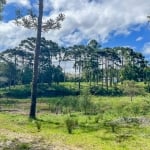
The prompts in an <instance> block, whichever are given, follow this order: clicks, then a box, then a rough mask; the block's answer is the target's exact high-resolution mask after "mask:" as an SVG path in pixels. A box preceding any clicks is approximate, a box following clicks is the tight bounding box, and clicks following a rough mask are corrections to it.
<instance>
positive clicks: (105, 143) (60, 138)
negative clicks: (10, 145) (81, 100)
mask: <svg viewBox="0 0 150 150" xmlns="http://www.w3.org/2000/svg"><path fill="white" fill-rule="evenodd" d="M67 98H68V99H70V100H72V97H64V98H63V99H62V97H57V98H53V97H51V98H46V97H45V98H42V97H41V98H39V99H38V107H37V110H38V113H37V116H38V120H36V121H34V120H29V118H28V112H29V103H30V101H29V99H21V100H19V99H8V100H7V103H6V102H5V99H4V98H3V99H1V100H0V101H1V105H2V108H1V109H5V108H9V109H11V108H12V107H13V108H14V109H17V110H18V111H16V112H11V111H10V112H9V111H8V112H4V111H2V112H0V133H1V134H0V142H1V141H7V140H10V139H11V140H14V139H15V138H17V139H22V140H23V144H22V145H20V146H22V147H27V148H28V145H30V144H31V143H32V142H31V141H32V140H38V141H39V142H38V144H40V145H43V144H44V143H45V142H46V143H47V144H52V145H59V146H60V147H62V146H64V145H66V146H68V147H70V148H72V149H83V150H100V149H102V150H149V149H150V127H149V126H148V125H144V126H143V125H139V124H131V125H130V124H129V125H123V126H117V127H116V129H115V132H112V129H111V126H106V125H105V123H106V122H109V121H112V120H116V119H119V118H122V117H148V118H149V117H150V109H149V108H150V99H149V96H147V97H142V96H138V97H135V98H134V99H133V101H132V102H131V101H130V98H129V97H96V96H92V97H91V100H92V102H93V103H94V104H96V106H97V108H98V110H99V111H98V114H97V115H84V112H83V111H81V112H80V111H78V112H77V111H72V112H71V114H70V113H66V114H63V112H60V113H58V114H56V113H53V112H51V111H50V110H49V105H51V106H52V105H55V104H56V101H60V100H61V101H63V100H65V99H67ZM8 104H9V107H8ZM63 109H64V106H63ZM68 118H71V119H74V120H77V121H78V125H77V126H76V127H75V128H74V129H73V131H72V134H68V131H67V128H66V124H65V121H66V119H68ZM24 140H25V141H24ZM24 143H26V144H24Z"/></svg>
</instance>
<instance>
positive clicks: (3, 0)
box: [0, 0, 6, 20]
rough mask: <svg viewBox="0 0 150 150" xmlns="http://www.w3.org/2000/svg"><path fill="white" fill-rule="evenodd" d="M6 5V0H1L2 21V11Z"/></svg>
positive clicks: (0, 17)
mask: <svg viewBox="0 0 150 150" xmlns="http://www.w3.org/2000/svg"><path fill="white" fill-rule="evenodd" d="M5 4H6V0H0V20H1V19H2V14H1V12H2V10H3V6H4V5H5Z"/></svg>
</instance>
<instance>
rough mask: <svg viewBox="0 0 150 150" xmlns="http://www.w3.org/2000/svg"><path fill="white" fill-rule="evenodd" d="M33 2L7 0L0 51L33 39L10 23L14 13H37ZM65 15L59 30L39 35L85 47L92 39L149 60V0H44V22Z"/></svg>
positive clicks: (27, 31) (29, 0)
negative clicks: (131, 49) (28, 38)
mask: <svg viewBox="0 0 150 150" xmlns="http://www.w3.org/2000/svg"><path fill="white" fill-rule="evenodd" d="M37 4H38V1H37V0H7V4H6V6H5V7H4V11H3V20H2V21H1V22H0V51H3V50H6V49H8V48H14V47H16V46H17V45H18V44H19V43H20V41H21V40H23V39H26V38H27V37H32V36H36V31H35V30H29V29H25V28H24V27H18V26H16V25H15V24H14V18H15V10H16V9H21V10H23V11H24V12H25V10H26V9H31V8H32V9H34V10H35V11H36V10H37V7H38V6H37ZM59 13H64V14H65V20H64V22H63V23H62V28H61V29H60V30H51V31H49V32H47V33H42V36H44V37H45V38H46V39H47V40H53V41H54V42H57V43H58V44H59V45H62V46H70V45H75V44H87V43H88V41H90V40H92V39H95V40H97V41H98V42H99V44H100V45H101V46H102V47H115V46H126V47H131V48H133V49H134V50H135V51H137V52H141V53H142V54H143V55H144V56H145V57H146V59H148V60H150V23H148V19H147V16H148V15H150V0H44V19H47V18H49V17H51V18H55V16H57V15H58V14H59Z"/></svg>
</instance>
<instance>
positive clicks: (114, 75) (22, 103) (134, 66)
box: [0, 0, 150, 150]
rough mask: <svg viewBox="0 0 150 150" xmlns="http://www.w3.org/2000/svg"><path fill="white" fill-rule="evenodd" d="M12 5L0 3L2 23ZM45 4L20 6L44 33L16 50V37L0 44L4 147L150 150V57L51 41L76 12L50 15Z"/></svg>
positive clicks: (0, 139)
mask: <svg viewBox="0 0 150 150" xmlns="http://www.w3.org/2000/svg"><path fill="white" fill-rule="evenodd" d="M29 2H30V1H29ZM47 2H48V1H47ZM85 2H86V1H85ZM9 3H11V2H10V1H5V0H0V20H3V15H4V16H5V14H2V12H3V11H5V6H7V5H8V4H9ZM20 3H21V1H20ZM44 3H46V1H43V0H38V8H37V7H36V8H35V7H33V5H32V7H33V8H34V9H33V10H28V11H27V12H24V11H23V10H16V18H15V19H14V20H13V25H16V26H17V27H18V28H20V30H23V29H22V27H24V28H27V29H28V30H29V31H31V30H32V29H33V30H34V31H36V36H28V37H26V38H25V39H23V40H22V39H21V40H20V43H19V44H16V45H15V46H14V47H13V46H11V45H12V43H13V42H14V43H15V40H12V39H11V43H9V42H10V41H9V40H8V42H7V44H8V45H9V46H8V47H9V48H6V49H2V46H1V45H3V42H4V41H3V42H2V41H0V49H2V50H0V150H149V149H150V62H149V59H148V57H146V56H145V53H142V50H138V51H137V50H136V49H134V48H131V47H130V46H120V44H118V45H119V46H118V45H117V44H116V46H114V47H113V46H107V47H106V46H103V43H102V42H100V41H99V40H97V39H94V38H90V39H89V40H88V41H86V40H85V41H84V42H79V44H72V45H71V44H69V45H67V44H64V45H62V44H60V43H59V42H56V41H55V40H49V38H48V36H46V37H45V36H43V35H44V34H45V32H46V33H47V32H48V31H49V30H54V32H56V31H55V30H58V29H59V30H61V28H65V27H64V26H63V22H64V21H65V19H67V17H68V16H67V15H66V14H64V13H60V14H58V15H57V17H56V18H55V19H52V18H49V19H48V18H46V19H47V20H46V19H45V18H44V13H45V11H47V9H46V10H44V5H43V4H44ZM53 3H54V2H51V5H52V4H53ZM71 3H72V2H71ZM87 3H88V5H90V6H92V5H94V4H95V3H96V4H99V2H97V1H94V2H93V1H88V2H87ZM102 4H103V2H102ZM71 6H72V5H71ZM57 7H58V6H57ZM35 9H36V11H35ZM51 9H52V8H51ZM60 10H63V9H60ZM21 11H22V12H21ZM66 13H67V12H66ZM26 15H27V16H26ZM0 23H1V22H0ZM2 24H3V22H2ZM0 25H1V24H0ZM68 28H69V27H68ZM0 29H1V26H0ZM1 31H2V30H0V32H1ZM18 32H19V31H18ZM0 36H5V35H2V34H1V35H0ZM22 36H23V35H22ZM50 36H51V35H50ZM8 37H9V36H8ZM0 38H1V37H0ZM139 39H142V38H139ZM69 40H71V39H69ZM66 43H67V42H66Z"/></svg>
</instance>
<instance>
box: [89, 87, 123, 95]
mask: <svg viewBox="0 0 150 150" xmlns="http://www.w3.org/2000/svg"><path fill="white" fill-rule="evenodd" d="M90 93H91V94H92V95H101V96H121V95H122V94H123V91H122V90H121V89H119V88H118V87H116V86H115V87H111V88H110V89H105V88H103V87H100V86H92V87H91V88H90Z"/></svg>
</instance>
